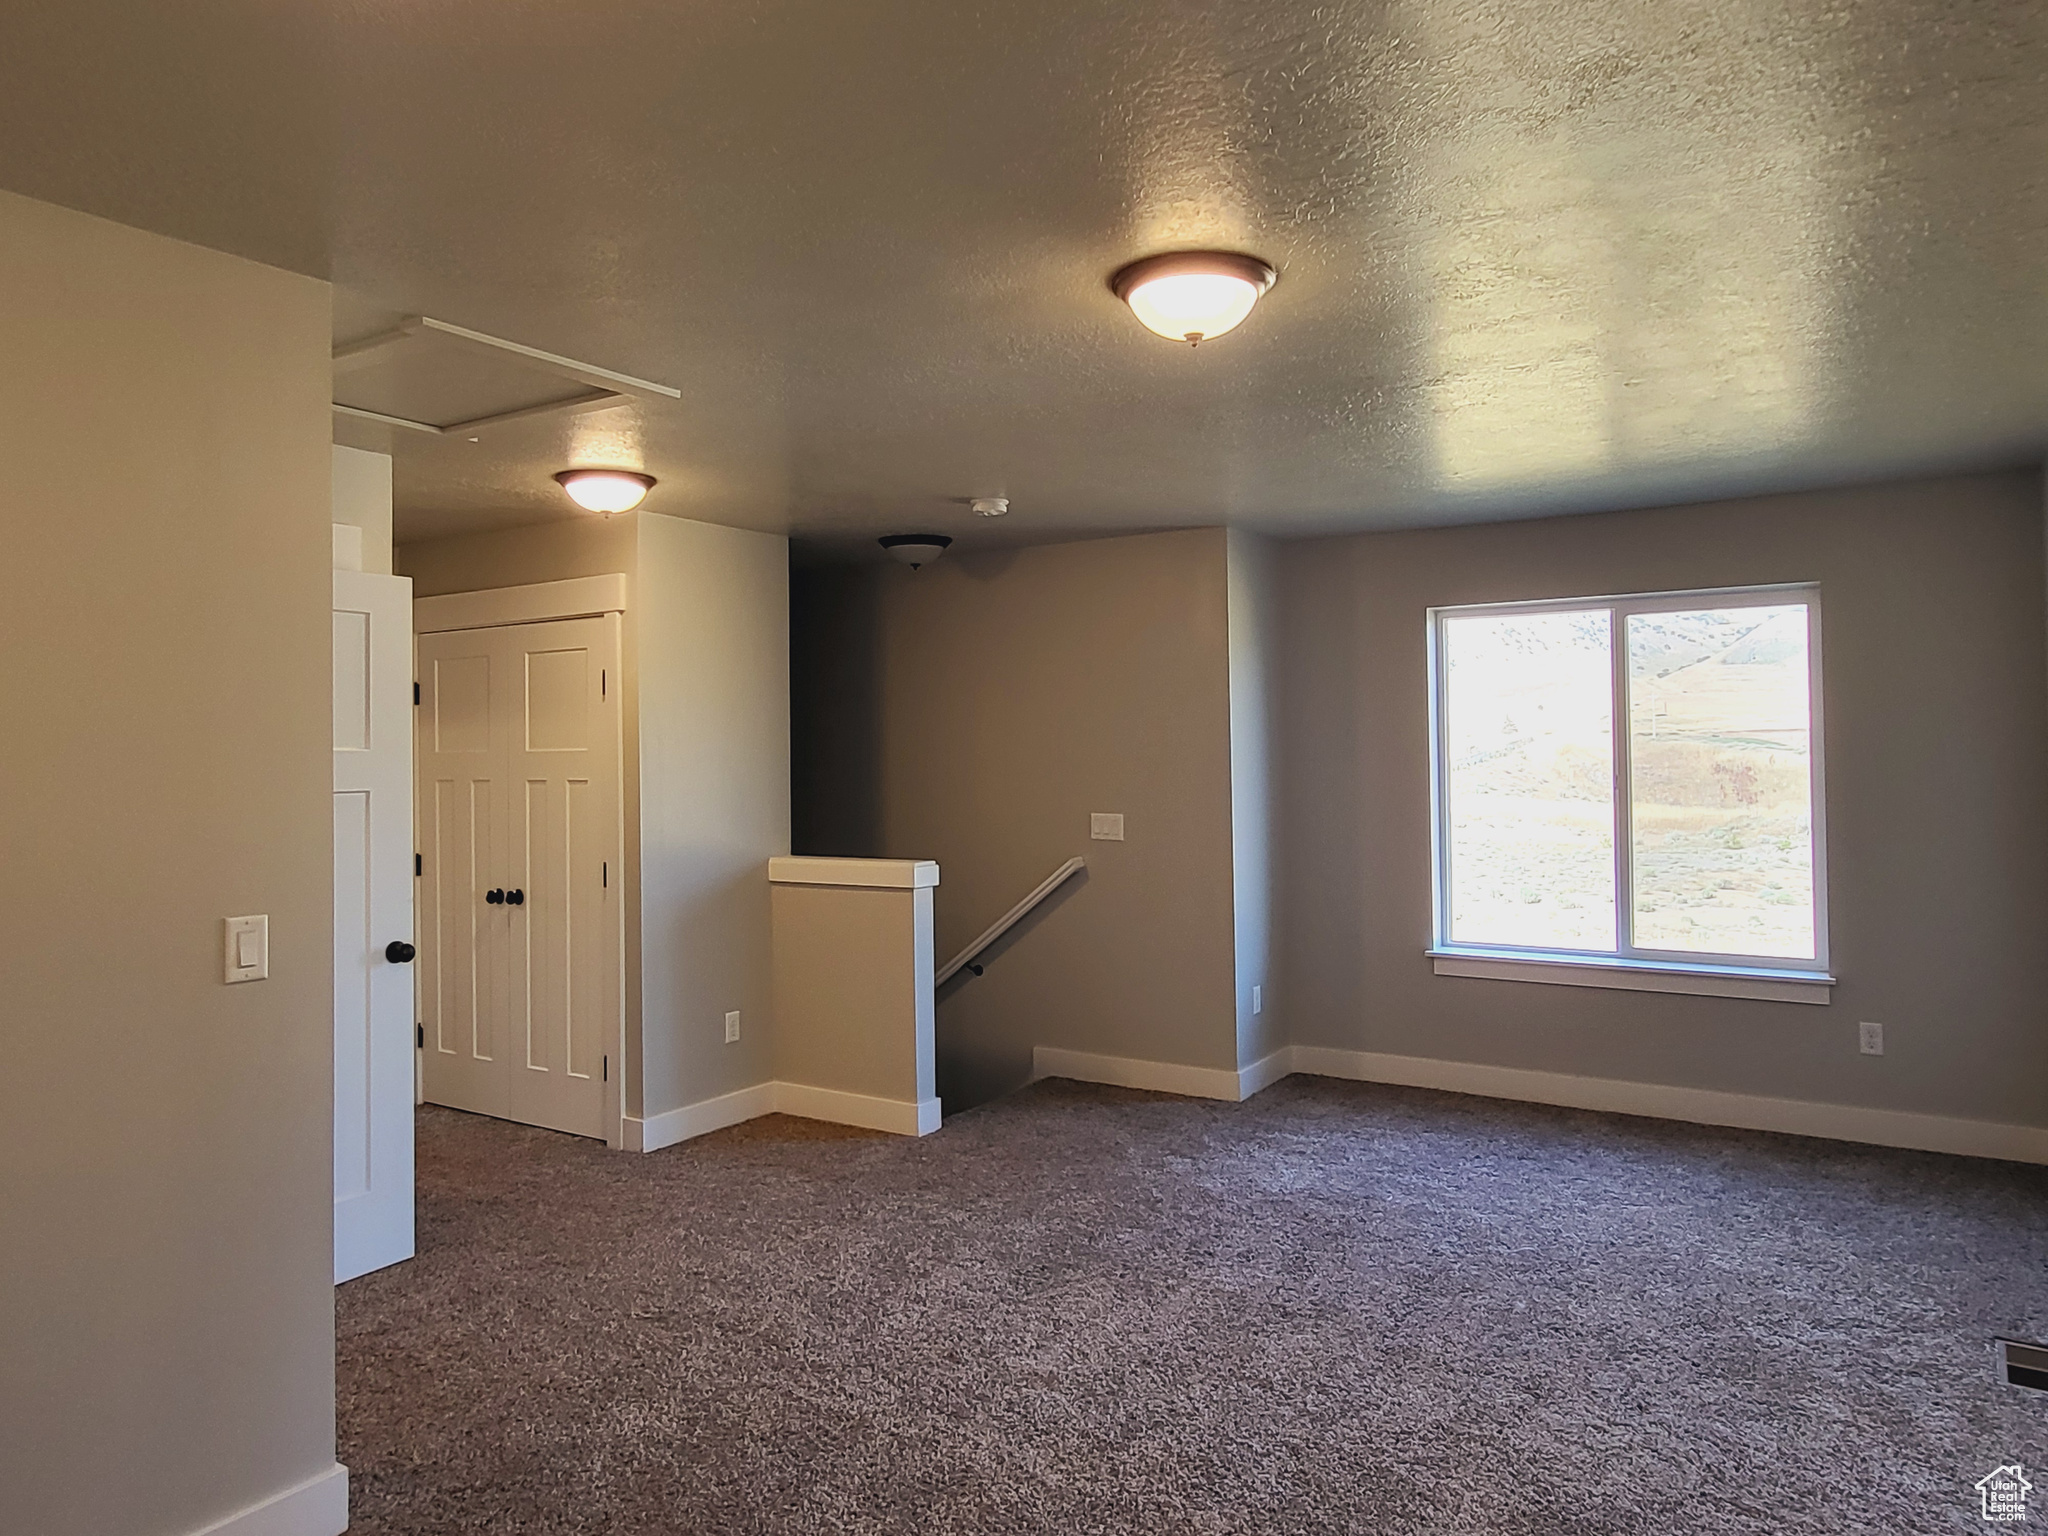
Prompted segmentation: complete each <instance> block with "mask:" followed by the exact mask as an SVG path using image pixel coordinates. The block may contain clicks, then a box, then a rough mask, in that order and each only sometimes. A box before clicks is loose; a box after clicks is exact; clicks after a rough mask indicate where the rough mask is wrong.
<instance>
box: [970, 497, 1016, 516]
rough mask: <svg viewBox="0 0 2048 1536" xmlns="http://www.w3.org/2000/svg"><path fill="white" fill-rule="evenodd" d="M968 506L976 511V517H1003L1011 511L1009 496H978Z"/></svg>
mask: <svg viewBox="0 0 2048 1536" xmlns="http://www.w3.org/2000/svg"><path fill="white" fill-rule="evenodd" d="M968 505H969V506H970V507H972V508H973V509H974V515H975V516H976V517H1001V516H1002V515H1003V514H1004V513H1005V512H1007V511H1009V510H1010V498H1009V497H1007V496H977V497H975V498H974V500H972V501H970V502H969V503H968Z"/></svg>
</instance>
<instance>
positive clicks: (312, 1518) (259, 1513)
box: [192, 1462, 348, 1536]
mask: <svg viewBox="0 0 2048 1536" xmlns="http://www.w3.org/2000/svg"><path fill="white" fill-rule="evenodd" d="M347 1529H348V1468H347V1467H344V1466H343V1465H342V1464H341V1463H340V1462H336V1463H335V1464H334V1465H333V1466H331V1467H329V1468H328V1469H327V1470H326V1471H325V1472H321V1473H318V1474H316V1475H315V1476H313V1477H309V1478H307V1479H306V1481H304V1482H303V1483H300V1484H299V1485H298V1486H297V1487H296V1488H287V1489H285V1491H284V1492H283V1493H278V1494H273V1495H272V1496H271V1497H269V1498H267V1499H265V1500H263V1501H262V1502H261V1503H260V1504H251V1505H250V1506H249V1507H248V1508H247V1509H244V1510H240V1511H238V1512H236V1513H235V1514H232V1515H229V1516H228V1517H227V1518H226V1519H224V1520H216V1521H214V1522H213V1524H211V1525H208V1526H202V1527H200V1529H198V1530H196V1531H194V1532H192V1536H341V1533H342V1532H343V1531H345V1530H347Z"/></svg>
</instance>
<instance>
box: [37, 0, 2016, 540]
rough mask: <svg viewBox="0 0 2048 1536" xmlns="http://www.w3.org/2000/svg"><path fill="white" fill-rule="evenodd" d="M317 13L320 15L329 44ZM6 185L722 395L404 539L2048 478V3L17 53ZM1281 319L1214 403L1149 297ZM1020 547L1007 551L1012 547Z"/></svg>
mask: <svg viewBox="0 0 2048 1536" xmlns="http://www.w3.org/2000/svg"><path fill="white" fill-rule="evenodd" d="M316 12H317V13H316ZM6 15H7V17H8V23H9V26H8V37H9V46H8V48H7V49H6V50H5V51H4V55H0V185H4V186H6V187H9V188H11V189H14V190H18V191H23V192H27V193H29V194H31V195H34V196H40V197H46V198H50V199H52V200H54V201H58V202H63V203H68V204H71V205H73V206H78V207H84V208H88V209H90V210H92V211H95V212H101V213H106V214H108V215H110V216H112V217H116V218H121V219H124V220H126V221H128V222H131V223H136V224H140V225H144V226H146V227H150V228H156V229H160V230H163V231H165V232H168V233H173V234H177V235H180V236H183V237H185V238H190V239H195V240H199V241H201V242H203V243H206V244H210V245H215V246H219V247H221V248H224V249H230V250H234V251H238V252H241V253H243V254H247V255H251V256H254V257H256V258H258V259H263V260H268V261H272V262H276V263H279V264H282V265H288V266H293V267H296V268H298V269H300V270H304V271H309V272H314V273H317V274H318V275H321V276H329V277H332V278H333V279H334V281H335V282H336V283H337V284H339V285H340V286H341V287H342V289H343V290H344V293H343V296H342V299H341V301H340V303H339V304H338V308H337V322H336V328H337V335H338V337H340V338H341V339H349V338H350V337H353V336H360V335H363V334H367V333H368V332H370V331H371V330H374V329H375V328H377V326H379V325H381V324H383V323H385V322H386V321H388V320H389V319H390V318H392V317H395V316H398V315H401V314H408V313H424V314H428V315H432V316H435V317H437V318H440V319H443V320H448V321H453V322H455V323H457V324H459V325H464V326H469V327H472V328H475V329H477V330H481V331H486V332H490V333H492V334H495V335H499V336H505V337H509V338H511V339H514V340H517V341H520V342H524V343H527V344H529V345H532V346H536V347H540V348H544V349H547V350H549V351H553V352H559V353H564V354H568V355H570V356H573V357H576V358H579V359H582V360H584V361H587V362H591V363H596V364H599V365H601V366H604V367H607V368H613V369H619V370H623V371H625V372H628V373H632V374H637V375H642V376H645V377H648V378H652V379H656V380H660V381H662V382H664V383H667V384H671V385H674V386H676V387H678V388H679V389H680V390H681V391H682V398H681V399H680V400H679V401H677V402H674V403H672V404H669V403H651V404H635V405H633V406H629V407H624V408H620V409H615V410H611V411H604V412H596V413H592V414H588V415H584V416H579V417H561V418H556V419H551V420H542V421H538V422H525V423H520V424H516V425H512V426H506V427H502V428H498V429H494V430H490V431H487V432H485V433H483V434H480V436H479V440H478V441H477V442H475V443H470V442H467V441H465V440H462V439H459V438H454V439H430V438H422V437H414V436H410V435H407V434H395V435H394V436H395V437H396V438H398V439H399V440H392V438H391V437H388V436H387V435H386V432H385V429H381V428H364V427H360V426H356V425H351V426H348V427H346V428H344V429H343V431H344V434H345V440H348V441H352V442H356V443H359V444H361V445H363V446H374V447H387V446H388V447H389V448H391V449H393V450H394V451H395V452H396V453H397V455H398V469H397V485H398V493H399V504H400V510H399V527H400V530H401V534H402V535H404V536H410V537H423V536H429V535H432V534H435V533H441V532H454V531H459V530H463V529H468V528H475V527H483V526H489V525H491V524H494V523H509V522H532V521H537V520H540V519H542V518H546V517H551V516H557V515H568V514H567V513H566V511H565V504H564V502H563V500H562V498H561V497H560V495H559V493H558V492H557V491H556V489H555V488H554V486H553V485H552V483H551V482H550V481H549V479H548V476H549V474H551V473H552V472H553V471H554V470H556V469H559V468H562V467H564V466H565V465H568V464H571V463H582V462H590V463H599V462H603V463H617V464H624V465H629V466H633V467H641V468H645V469H646V470H647V471H649V472H651V473H653V474H655V475H657V476H658V477H660V480H661V484H660V486H659V487H658V488H657V489H656V491H655V492H654V494H653V496H652V498H650V501H649V506H650V507H652V508H654V509H656V510H660V511H666V512H672V513H677V514H680V515H685V516H692V517H702V518H707V519H710V520H713V521H720V522H730V523H737V524H744V525H747V526H752V527H760V528H771V529H778V530H782V529H788V530H794V531H797V532H801V533H807V534H812V535H816V536H820V537H821V538H822V539H823V541H824V542H825V543H826V544H828V545H829V544H830V543H832V542H833V541H835V540H851V539H853V538H854V537H855V536H856V535H858V536H862V537H865V536H869V535H872V534H875V533H880V532H888V531H894V530H899V529H904V528H915V527H922V526H927V525H928V526H932V527H936V528H939V529H941V530H943V531H947V532H951V533H954V534H958V535H964V536H966V537H969V538H975V537H980V538H992V537H1001V538H1006V539H1017V538H1028V539H1039V538H1046V537H1052V536H1057V535H1062V534H1069V533H1085V532H1102V531H1109V530H1114V529H1127V528H1137V527H1148V526H1168V525H1184V524H1191V523H1214V522H1221V521H1230V522H1234V523H1240V524H1244V525H1248V526H1254V527H1263V528H1269V529H1273V530H1276V531H1307V530H1314V529H1327V528H1358V527H1386V526H1397V525H1402V524H1410V523H1416V522H1428V521H1443V520H1449V519H1460V518H1471V517H1484V516H1508V515H1518V514H1526V513H1532V512H1538V511H1547V510H1559V509H1581V508H1585V509H1590V508H1596V507H1611V506H1617V505H1625V504H1630V503H1638V502H1647V501H1668V500H1676V499H1687V498H1694V497H1700V496H1709V495H1716V494H1726V493H1732V492H1740V491H1747V490H1760V489H1768V488H1773V487H1781V486H1796V485H1804V484H1812V483H1817V482H1823V481H1829V480H1840V479H1852V478H1870V477H1877V476H1882V475H1887V474H1896V473H1909V472H1916V471H1923V470H1936V469H1944V468H1950V467H1961V466H1976V465H1994V464H2005V463H2013V462H2018V461H2021V460H2024V459H2028V458H2032V457H2036V456H2038V454H2039V453H2040V451H2041V447H2042V444H2043V440H2044V437H2048V431H2044V429H2048V89H2044V86H2048V8H2044V7H2043V6H2041V5H2040V4H2038V3H2037V0H1979V3H1965V0H1948V3H1944V0H1858V3H1854V4H1851V3H1846V0H1841V3H1833V4H1822V3H1812V0H1804V3H1802V0H1793V3H1786V0H1721V3H1714V4H1685V3H1680V0H1650V3H1633V0H1602V3H1597V4H1596V3H1588V0H1578V3H1564V0H1484V3H1473V0H1414V3H1406V4H1356V3H1347V0H1335V3H1330V0H1325V3H1305V0H1262V3H1259V4H1247V3H1244V0H1229V3H1226V0H1038V3H1031V4H1023V3H1017V0H1000V3H994V0H982V3H977V0H871V3H868V4H862V5H845V4H834V3H830V0H802V3H797V0H757V3H737V0H735V3H726V4H713V3H677V0H613V3H608V4H597V5H593V4H571V3H569V0H552V3H541V0H489V3H484V0H406V3H404V4H398V3H391V0H356V3H352V4H349V5H347V6H334V7H330V8H329V9H328V10H326V11H324V12H319V11H318V9H317V8H315V7H311V6H306V7H299V8H289V7H286V6H284V5H281V4H278V3H276V0H191V3H189V4H185V5H181V6H176V7H171V6H163V5H160V4H144V3H140V0H128V3H115V0H72V3H68V4H64V5H61V6H60V5H55V4H35V5H23V4H8V5H7V6H6ZM1209 244H1215V245H1224V246H1231V247H1237V248H1242V249H1245V250H1249V251H1252V252H1254V253H1256V254H1258V255H1261V256H1264V257H1266V258H1267V259H1268V260H1270V261H1271V262H1273V264H1274V265H1275V266H1277V267H1278V268H1279V271H1280V281H1279V283H1278V285H1277V286H1276V287H1275V289H1274V290H1273V292H1272V293H1271V294H1270V295H1269V296H1268V297H1267V299H1266V300H1265V301H1264V302H1263V303H1262V304H1261V305H1260V306H1259V308H1258V310H1257V312H1256V313H1254V315H1253V316H1252V318H1251V319H1250V320H1249V321H1248V322H1247V323H1246V324H1245V326H1244V327H1243V328H1242V329H1241V330H1240V331H1238V332H1236V333H1234V334H1233V335H1231V336H1228V337H1225V338H1222V339H1219V340H1217V341H1215V342H1212V343H1210V344H1207V345H1205V346H1203V347H1202V348H1201V349H1199V350H1198V351H1190V350H1188V349H1185V348H1179V347H1175V346H1173V345H1171V344H1169V343H1166V342H1163V341H1161V340H1159V339H1157V338H1155V337H1153V336H1151V335H1149V334H1148V333H1146V332H1144V331H1143V330H1141V329H1140V328H1139V327H1138V325H1137V324H1136V323H1135V321H1133V320H1132V318H1131V317H1130V316H1129V315H1128V313H1126V312H1125V311H1124V310H1123V309H1122V308H1121V306H1119V305H1118V304H1117V302H1116V301H1115V300H1114V299H1113V298H1112V297H1111V296H1110V295H1109V294H1108V292H1107V291H1106V289H1105V286H1104V283H1105V279H1106V278H1107V276H1108V274H1109V273H1110V272H1111V271H1112V270H1113V269H1114V268H1116V267H1117V266H1119V265H1120V264H1122V263H1123V262H1125V261H1127V260H1129V259H1131V258H1132V257H1134V256H1138V255H1143V254H1145V253H1148V252H1151V251H1156V250H1162V249H1169V248H1173V247H1177V246H1187V245H1209ZM992 494H1002V495H1008V496H1009V497H1010V498H1011V499H1012V501H1013V503H1014V507H1015V511H1014V513H1013V515H1012V516H1011V517H1010V518H1008V519H1007V520H1005V521H1004V522H1003V523H1000V524H986V525H977V523H976V520H975V519H974V518H972V517H971V516H970V515H969V514H968V513H967V511H966V509H965V507H964V505H962V504H961V503H962V502H963V501H964V499H965V498H967V497H971V496H975V495H992Z"/></svg>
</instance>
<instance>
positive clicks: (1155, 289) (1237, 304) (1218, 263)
mask: <svg viewBox="0 0 2048 1536" xmlns="http://www.w3.org/2000/svg"><path fill="white" fill-rule="evenodd" d="M1276 276H1277V274H1276V273H1275V272H1274V271H1273V268H1272V267H1271V266H1270V265H1268V264H1267V263H1266V262H1263V261H1261V260H1259V258H1258V257H1256V256H1243V255H1239V254H1238V253H1236V252H1234V251H1169V252H1167V253H1166V254H1165V255H1162V256H1147V257H1145V258H1144V260H1142V261H1134V262H1132V263H1131V264H1130V265H1129V266H1127V267H1124V268H1122V269H1121V270H1120V271H1118V272H1117V274H1116V275H1115V276H1114V277H1112V278H1110V280H1109V287H1110V291H1111V292H1112V293H1114V294H1115V295H1116V296H1117V297H1118V298H1120V299H1122V300H1123V301H1124V302H1125V303H1126V304H1128V305H1130V306H1131V313H1132V314H1134V315H1136V316H1137V317H1138V319H1139V321H1140V322H1141V323H1142V324H1143V325H1144V327H1145V329H1147V330H1148V331H1153V332H1156V333H1157V334H1159V335H1161V336H1164V337H1165V338H1166V339H1167V340H1168V341H1184V342H1186V343H1187V344H1188V345H1189V346H1193V345H1195V344H1196V343H1197V342H1203V341H1208V340H1210V339H1212V338H1214V337H1217V336H1221V335H1222V334H1223V333H1224V332H1225V331H1232V330H1235V329H1236V328H1237V327H1238V326H1239V325H1240V324H1242V323H1243V321H1244V317H1245V316H1246V315H1248V314H1250V313H1251V312H1252V306H1253V305H1254V304H1256V303H1258V302H1259V296H1260V295H1261V294H1263V293H1264V292H1265V291H1266V290H1267V289H1268V288H1270V287H1272V286H1273V280H1274V278H1275V277H1276Z"/></svg>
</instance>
